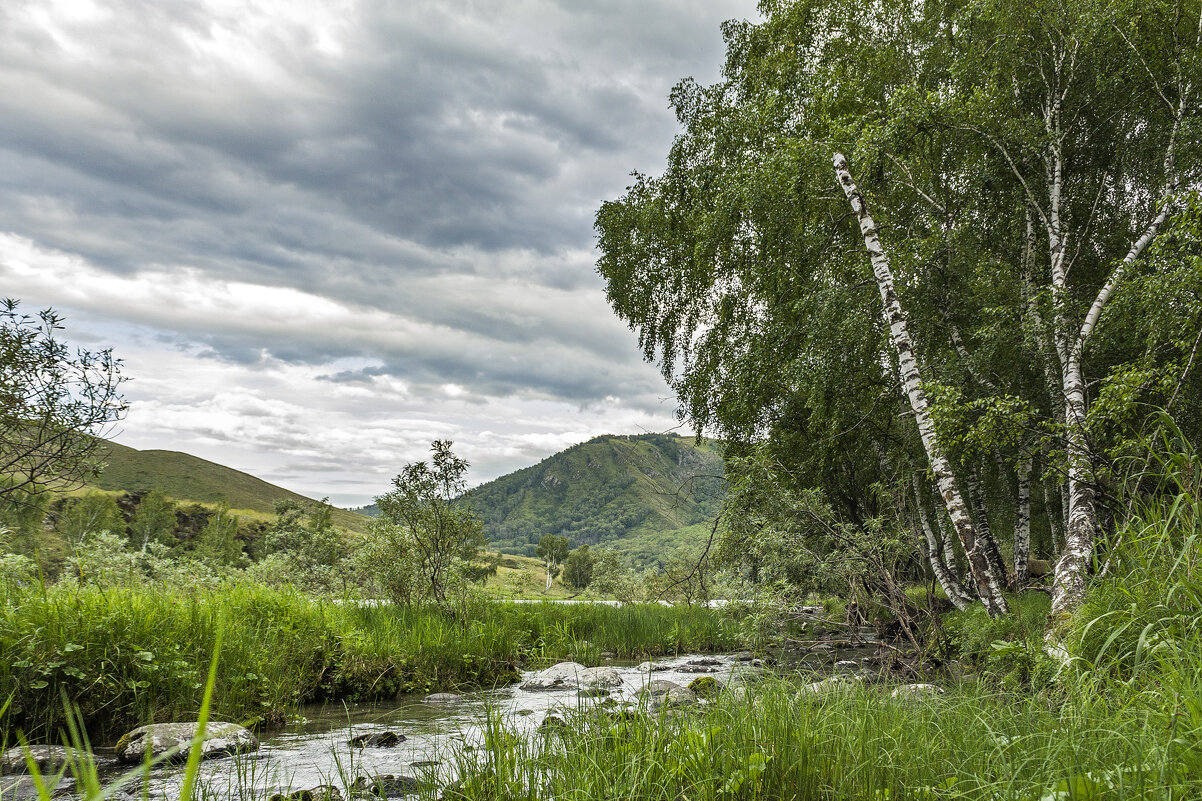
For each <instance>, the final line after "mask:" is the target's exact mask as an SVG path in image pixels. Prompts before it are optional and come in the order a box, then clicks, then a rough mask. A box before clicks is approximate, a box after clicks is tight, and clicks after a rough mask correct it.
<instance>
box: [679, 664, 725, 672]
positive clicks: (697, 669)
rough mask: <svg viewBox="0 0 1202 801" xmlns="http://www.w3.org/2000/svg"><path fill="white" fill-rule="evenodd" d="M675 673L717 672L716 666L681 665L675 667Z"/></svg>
mask: <svg viewBox="0 0 1202 801" xmlns="http://www.w3.org/2000/svg"><path fill="white" fill-rule="evenodd" d="M676 672H677V673H717V672H718V668H716V667H710V666H709V665H681V666H680V667H678V668H676Z"/></svg>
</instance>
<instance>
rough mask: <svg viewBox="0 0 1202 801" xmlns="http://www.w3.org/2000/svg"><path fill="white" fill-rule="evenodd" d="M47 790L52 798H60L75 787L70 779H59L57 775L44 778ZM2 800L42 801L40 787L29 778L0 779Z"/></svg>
mask: <svg viewBox="0 0 1202 801" xmlns="http://www.w3.org/2000/svg"><path fill="white" fill-rule="evenodd" d="M43 780H44V781H45V783H46V789H47V790H49V791H50V794H51V797H54V798H58V797H59V796H62V795H63V794H65V793H67V792H69V791H70V790H71V788H72V786H73V785H74V781H72V779H71V778H70V777H67V776H63V777H61V778H60V777H59V776H57V775H55V774H53V773H52V774H50V775H48V776H44V777H43ZM0 798H3V799H4V801H40V798H41V795H40V793H39V792H38V786H37V784H35V783H34V781H33V779H32V778H31V777H29V776H6V777H4V778H3V779H0Z"/></svg>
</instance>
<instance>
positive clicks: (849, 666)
mask: <svg viewBox="0 0 1202 801" xmlns="http://www.w3.org/2000/svg"><path fill="white" fill-rule="evenodd" d="M835 669H836V670H846V671H847V672H849V673H854V672H855V671H857V670H859V669H860V663H859V662H857V661H855V660H854V659H840V660H839V661H838V662H836V663H835Z"/></svg>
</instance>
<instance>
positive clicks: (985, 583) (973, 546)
mask: <svg viewBox="0 0 1202 801" xmlns="http://www.w3.org/2000/svg"><path fill="white" fill-rule="evenodd" d="M834 167H835V175H836V177H837V178H838V180H839V185H840V186H842V187H843V192H844V194H845V195H846V196H847V200H848V202H849V203H850V204H851V208H852V211H854V212H855V214H856V217H857V218H858V220H859V223H860V233H861V235H862V236H863V237H864V246H865V248H867V250H868V257H869V259H870V261H871V263H872V271H873V274H874V276H875V277H876V282H877V288H878V289H879V290H880V293H881V302H882V303H883V304H884V313H885V320H886V322H887V323H888V325H889V338H890V341H891V342H892V344H893V349H894V351H895V352H896V354H897V360H898V367H899V369H900V372H901V378H902V386H903V388H904V389H905V393H906V396H907V398H908V399H909V401H910V408H911V409H913V411H914V420H915V422H916V423H917V424H918V434H919V437H920V438H921V439H922V444H923V448H924V449H925V450H926V453H927V458H928V460H929V461H930V464H931V471H932V472H933V473H934V474H935V481H936V484H937V486H938V488H939V494H940V496H941V497H942V498H943V503H944V506H945V507H946V508H947V513H948V516H949V517H950V518H951V520H952V525H953V526H954V527H955V529H956V534H957V536H958V537H959V538H960V543H961V544H962V545H963V546H964V552H965V553H966V554H967V555H968V562H969V566H970V568H971V570H972V573H973V576H974V577H975V578H976V581H977V586H978V587H979V588H980V593H981V600H982V601H983V602H984V604H985V608H986V609H987V610H988V612H989V614H990V616H991V617H998V616H999V615H1004V614H1006V612H1007V611H1008V609H1007V607H1006V599H1005V598H1004V597H1003V596H1002V590H1001V585H1000V583H999V580H998V577H997V576H996V575H994V571H993V569H992V567H991V566H990V564H989V560H988V558H987V557H986V555H985V553H984V551H983V549H982V544H983V543H982V542H981V541H980V540H979V538H978V537H977V531H976V527H975V526H974V525H973V520H972V516H971V515H970V514H969V511H968V507H967V505H966V504H965V503H964V497H963V496H962V495H961V494H960V489H959V487H957V486H956V477H955V475H954V474H953V472H952V468H951V464H950V463H949V462H948V460H947V457H946V456H944V454H943V449H942V447H941V446H940V444H939V440H938V437H937V436H936V435H935V427H934V425H933V424H932V423H931V416H930V404H929V403H928V401H927V397H926V392H924V391H923V388H922V374H921V373H920V371H919V369H918V358H917V355H916V352H915V349H914V342H913V340H912V339H911V338H910V330H909V324H908V322H907V319H906V315H905V312H904V311H903V310H902V307H901V302H900V301H899V300H898V296H897V290H896V288H895V286H894V282H893V270H892V268H891V267H890V265H889V257H888V256H886V255H885V251H884V248H883V247H882V246H881V240H880V235H879V234H878V233H877V228H876V223H875V222H874V221H873V219H872V216H871V215H870V214H869V213H868V208H867V205H866V204H865V202H864V196H863V195H862V194H861V193H860V190H859V188H858V187H857V186H856V183H855V181H854V180H853V179H852V177H851V173H850V171H849V170H848V167H847V159H846V158H845V157H844V156H843V154H842V153H836V154H835V157H834Z"/></svg>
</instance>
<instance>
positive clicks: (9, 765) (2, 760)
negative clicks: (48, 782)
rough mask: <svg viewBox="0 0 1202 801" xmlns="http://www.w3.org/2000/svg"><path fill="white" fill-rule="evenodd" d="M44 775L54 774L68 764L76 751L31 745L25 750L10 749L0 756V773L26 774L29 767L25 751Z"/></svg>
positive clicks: (60, 747) (62, 747) (54, 746)
mask: <svg viewBox="0 0 1202 801" xmlns="http://www.w3.org/2000/svg"><path fill="white" fill-rule="evenodd" d="M26 749H28V751H29V756H30V757H31V758H32V759H33V762H34V764H35V765H37V766H38V770H40V771H41V772H42V773H53V772H55V771H57V770H58V769H59V768H60V767H62V766H63V765H65V764H67V760H69V759H70V758H71V755H72V754H74V753H75V752H74V750H72V749H70V748H67V747H65V746H61V745H30V746H26V747H25V748H10V749H8V750H7V751H5V752H4V753H3V754H0V773H25V772H27V771H28V769H29V767H28V765H27V764H26V762H25V751H26Z"/></svg>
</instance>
